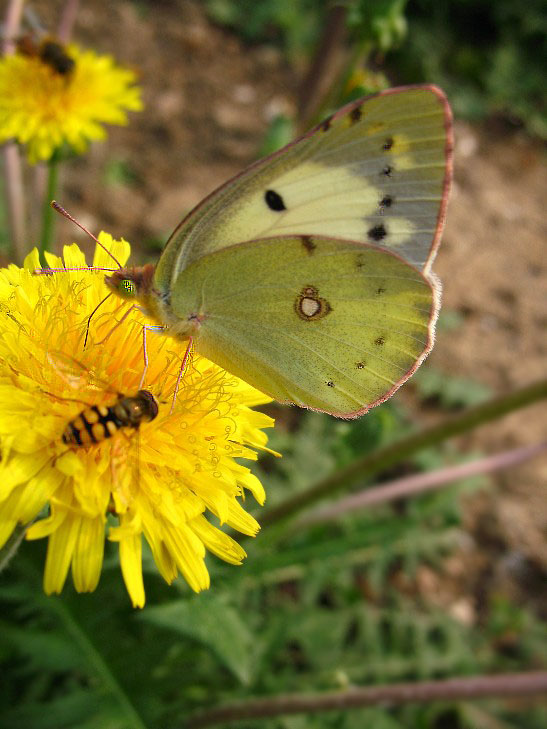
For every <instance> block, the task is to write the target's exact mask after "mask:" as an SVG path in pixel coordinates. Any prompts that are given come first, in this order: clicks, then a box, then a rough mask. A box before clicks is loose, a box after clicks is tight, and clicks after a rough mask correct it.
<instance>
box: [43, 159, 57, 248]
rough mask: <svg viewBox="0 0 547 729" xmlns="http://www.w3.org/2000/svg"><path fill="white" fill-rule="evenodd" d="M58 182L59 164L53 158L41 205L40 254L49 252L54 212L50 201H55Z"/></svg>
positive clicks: (49, 165) (49, 166) (49, 164)
mask: <svg viewBox="0 0 547 729" xmlns="http://www.w3.org/2000/svg"><path fill="white" fill-rule="evenodd" d="M58 180H59V162H58V161H57V160H56V159H55V157H53V158H52V159H51V160H50V161H49V162H48V176H47V188H46V194H45V196H44V201H43V205H42V235H41V240H40V254H43V253H44V251H48V250H50V247H51V239H52V236H53V228H54V224H53V216H54V215H55V212H54V210H53V208H52V207H51V201H52V200H54V199H55V196H56V192H57V183H58Z"/></svg>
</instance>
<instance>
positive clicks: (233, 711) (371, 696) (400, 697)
mask: <svg viewBox="0 0 547 729" xmlns="http://www.w3.org/2000/svg"><path fill="white" fill-rule="evenodd" d="M545 693H547V671H534V672H528V673H512V674H505V675H504V674H501V675H497V676H471V677H470V676H466V677H464V678H450V679H447V680H443V681H423V682H420V683H398V684H392V685H387V686H364V687H352V688H350V689H347V690H346V691H330V692H327V693H323V694H315V695H314V694H278V695H277V696H272V697H268V698H265V699H251V700H250V701H241V702H239V703H234V704H228V705H225V706H219V707H217V708H214V709H209V710H208V711H204V712H202V713H200V714H196V715H194V717H190V719H189V720H188V723H187V724H186V726H187V727H189V729H201V728H202V727H207V726H213V725H215V724H221V723H224V722H228V721H230V722H234V721H241V720H244V719H254V718H261V719H262V718H265V717H269V716H281V715H284V714H308V713H312V712H324V711H344V710H347V709H355V708H360V707H363V706H377V705H379V704H380V705H384V706H385V705H388V706H400V705H402V704H409V703H427V702H430V701H461V700H463V699H479V698H484V697H500V698H505V697H507V696H530V695H533V694H545Z"/></svg>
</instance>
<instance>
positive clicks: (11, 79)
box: [0, 45, 142, 163]
mask: <svg viewBox="0 0 547 729" xmlns="http://www.w3.org/2000/svg"><path fill="white" fill-rule="evenodd" d="M66 53H67V56H69V57H70V58H71V59H72V60H73V61H74V67H73V68H72V69H71V71H70V73H58V72H57V71H56V70H55V68H54V67H53V66H52V65H50V64H49V63H46V62H44V61H43V60H42V59H41V58H40V57H39V56H37V55H36V56H27V55H22V54H19V53H16V54H14V55H11V56H6V57H5V58H3V59H2V60H0V142H5V141H7V140H10V139H15V140H17V141H18V142H20V143H21V144H25V145H26V146H27V153H28V158H29V161H30V162H32V163H35V162H38V161H40V160H42V161H43V160H49V159H51V157H52V155H53V154H54V152H55V150H57V149H58V148H59V147H61V146H62V145H63V144H64V143H67V144H69V145H70V146H71V147H72V148H73V149H74V150H75V151H76V152H78V153H79V154H81V153H82V152H84V151H85V149H86V148H87V145H88V143H89V142H90V141H91V140H95V139H103V138H104V137H105V131H104V127H103V124H126V123H127V114H126V111H127V110H129V111H139V110H140V109H142V102H141V97H140V89H139V87H138V86H136V85H135V74H134V73H133V72H132V71H130V70H128V69H124V68H120V67H119V66H116V64H115V63H114V60H113V59H112V58H111V57H110V56H105V55H102V56H99V55H97V54H96V53H94V52H93V51H89V50H82V49H80V48H78V46H76V45H68V46H66Z"/></svg>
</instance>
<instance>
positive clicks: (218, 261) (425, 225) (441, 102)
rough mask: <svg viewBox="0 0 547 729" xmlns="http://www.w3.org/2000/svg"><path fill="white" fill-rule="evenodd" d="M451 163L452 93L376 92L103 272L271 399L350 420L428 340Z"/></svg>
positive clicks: (395, 383)
mask: <svg viewBox="0 0 547 729" xmlns="http://www.w3.org/2000/svg"><path fill="white" fill-rule="evenodd" d="M451 168H452V121H451V113H450V107H449V105H448V102H447V100H446V98H445V96H444V94H443V92H442V91H441V90H440V89H438V88H436V87H434V86H409V87H401V88H396V89H391V90H388V91H384V92H380V93H379V94H376V95H374V96H371V97H365V98H364V99H360V100H358V101H355V102H353V103H351V104H349V105H347V106H345V107H343V108H342V109H340V110H339V111H338V112H336V113H335V114H333V115H332V116H330V117H329V118H328V119H326V120H325V121H323V122H322V123H321V124H319V125H317V126H316V127H315V128H314V129H312V130H311V131H309V132H308V133H307V134H305V135H304V136H302V137H301V138H300V139H298V140H296V141H295V142H292V143H291V144H289V145H288V146H286V147H284V148H283V149H281V150H280V151H278V152H276V153H274V154H272V155H271V156H269V157H266V158H265V159H262V160H259V161H258V162H256V163H255V164H254V165H251V166H250V167H249V168H248V169H247V170H245V171H244V172H242V173H241V174H239V175H237V176H236V177H234V178H233V179H231V180H229V181H228V182H227V183H225V184H224V185H222V186H221V187H219V188H218V189H217V190H216V191H215V192H213V193H212V194H210V195H209V196H208V197H206V198H205V199H204V200H203V201H202V202H201V203H200V204H199V205H198V206H197V207H196V208H195V209H194V210H192V211H191V212H190V213H189V214H188V215H187V216H186V217H185V218H184V219H183V220H182V222H181V223H180V224H179V226H178V227H177V228H176V230H175V231H174V233H173V234H172V235H171V237H170V238H169V240H168V242H167V245H166V247H165V249H164V251H163V253H162V254H161V257H160V259H159V261H158V264H157V265H156V266H155V267H154V266H153V265H152V264H147V265H145V266H143V267H138V268H129V267H126V268H121V269H120V270H117V271H114V273H113V274H112V275H111V276H106V277H105V282H106V284H107V286H108V287H109V288H110V289H111V290H112V291H114V292H115V293H116V294H118V295H119V296H121V297H122V298H124V299H126V300H127V299H129V300H132V301H136V302H137V303H138V304H139V306H140V308H141V309H142V310H143V312H144V313H145V314H147V315H149V316H150V317H152V318H153V319H154V320H155V321H156V322H157V323H158V324H160V325H162V326H163V328H164V332H165V333H166V334H168V335H170V336H172V337H175V338H178V339H180V340H188V339H192V340H193V342H194V345H195V348H196V350H197V351H198V352H199V353H200V354H202V355H203V356H205V357H207V358H208V359H210V360H212V361H213V362H215V363H216V364H218V365H220V366H221V367H223V368H224V369H226V370H228V371H229V372H231V373H232V374H234V375H237V376H238V377H240V378H242V379H244V380H246V381H247V382H248V383H250V384H251V385H253V386H254V387H256V388H258V389H259V390H261V391H263V392H265V393H266V394H268V395H270V396H271V397H273V398H274V399H276V400H278V401H280V402H282V403H293V404H296V405H299V406H302V407H306V408H311V409H313V410H318V411H323V412H327V413H330V414H332V415H335V416H338V417H342V418H353V417H357V416H359V415H362V414H363V413H365V412H366V411H367V410H369V409H370V408H371V407H373V406H374V405H378V404H379V403H381V402H384V401H385V400H386V399H387V398H388V397H390V396H391V395H392V394H393V393H394V392H395V391H396V390H397V389H398V387H399V386H400V385H401V384H402V383H403V382H405V380H407V379H408V377H410V376H411V375H412V373H413V372H414V371H415V370H416V368H417V367H418V366H419V365H420V363H421V362H422V361H423V359H424V358H425V357H426V355H427V354H428V353H429V351H430V350H431V348H432V346H433V338H434V327H435V321H436V319H437V315H438V311H439V304H440V284H439V282H438V280H437V279H436V277H435V276H434V274H433V273H432V272H431V264H432V262H433V258H434V256H435V253H436V251H437V248H438V246H439V243H440V238H441V233H442V229H443V225H444V219H445V212H446V205H447V199H448V194H449V188H450V182H451Z"/></svg>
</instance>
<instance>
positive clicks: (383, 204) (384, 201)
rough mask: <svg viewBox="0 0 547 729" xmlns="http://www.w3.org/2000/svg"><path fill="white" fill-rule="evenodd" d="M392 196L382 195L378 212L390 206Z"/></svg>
mask: <svg viewBox="0 0 547 729" xmlns="http://www.w3.org/2000/svg"><path fill="white" fill-rule="evenodd" d="M393 202H394V200H393V197H392V196H391V195H384V197H383V198H382V199H381V200H380V212H383V210H385V209H386V208H390V207H391V206H392V205H393Z"/></svg>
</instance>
